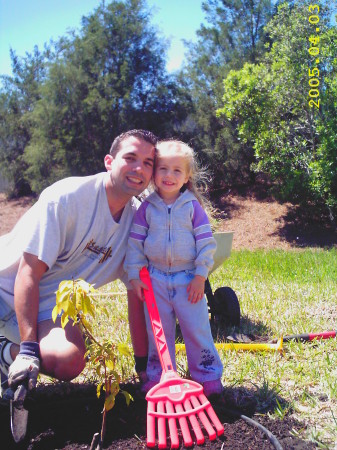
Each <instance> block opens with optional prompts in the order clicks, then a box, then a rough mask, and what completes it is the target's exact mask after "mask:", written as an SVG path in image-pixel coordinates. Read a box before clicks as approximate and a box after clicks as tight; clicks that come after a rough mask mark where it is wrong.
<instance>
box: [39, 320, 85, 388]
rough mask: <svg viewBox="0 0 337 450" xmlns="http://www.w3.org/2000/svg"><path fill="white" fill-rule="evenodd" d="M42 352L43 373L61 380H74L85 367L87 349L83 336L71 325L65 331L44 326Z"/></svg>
mask: <svg viewBox="0 0 337 450" xmlns="http://www.w3.org/2000/svg"><path fill="white" fill-rule="evenodd" d="M42 324H43V322H42V323H41V325H42ZM40 352H41V363H42V364H41V369H42V372H43V373H45V374H47V375H50V376H52V377H54V378H57V379H59V380H62V381H68V380H72V379H73V378H75V377H77V376H78V375H79V374H80V373H81V372H82V370H83V369H84V367H85V352H86V349H85V344H84V341H83V337H82V334H81V332H80V330H79V329H78V327H73V326H72V324H70V323H69V324H68V325H67V326H66V328H65V329H63V328H60V327H55V326H54V327H50V325H48V324H45V325H42V326H41V338H40Z"/></svg>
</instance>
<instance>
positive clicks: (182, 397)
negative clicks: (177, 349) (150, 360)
mask: <svg viewBox="0 0 337 450" xmlns="http://www.w3.org/2000/svg"><path fill="white" fill-rule="evenodd" d="M140 279H141V280H142V281H143V282H144V283H145V284H146V285H147V286H148V288H149V289H148V290H145V289H144V291H143V292H144V296H145V301H146V306H147V309H148V311H149V316H150V320H151V324H152V331H153V334H154V338H155V342H156V346H157V350H158V355H159V359H160V362H161V366H162V368H163V372H162V376H161V379H160V382H159V383H158V384H156V386H154V387H153V388H152V389H150V390H149V392H148V393H147V395H146V400H147V402H148V403H147V445H148V447H154V446H155V445H156V421H157V428H158V447H159V448H166V447H167V442H166V440H167V436H166V423H167V424H168V428H169V432H170V438H171V448H179V437H178V428H177V421H178V423H179V425H180V429H181V432H182V436H183V440H184V443H185V446H186V447H190V446H192V445H193V439H192V436H191V433H190V430H189V424H188V421H187V419H188V420H189V422H190V424H191V426H192V429H193V431H194V434H195V438H196V441H197V443H198V444H203V443H204V441H205V438H204V435H203V432H202V430H201V426H200V423H199V421H200V422H201V425H202V426H203V427H204V429H205V430H206V431H207V433H208V436H209V438H210V440H211V441H212V440H214V439H216V437H217V435H218V436H220V435H222V434H223V432H224V427H223V425H222V424H221V422H220V420H219V419H218V417H217V415H216V414H215V412H214V409H213V408H212V405H211V404H210V402H209V401H208V400H207V398H206V396H205V395H204V391H203V387H202V386H201V385H200V384H199V383H196V382H195V381H191V380H184V379H183V378H181V377H180V376H179V375H178V374H177V372H176V371H175V370H174V369H173V365H172V361H171V358H170V353H169V350H168V348H167V343H166V339H165V335H164V331H163V327H162V323H161V320H160V316H159V312H158V308H157V304H156V300H155V297H154V293H153V289H152V284H151V280H150V275H149V272H148V270H147V269H146V268H145V267H143V268H142V269H141V271H140ZM206 413H207V414H206ZM213 427H214V428H213Z"/></svg>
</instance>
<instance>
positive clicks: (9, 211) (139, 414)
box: [0, 187, 337, 450]
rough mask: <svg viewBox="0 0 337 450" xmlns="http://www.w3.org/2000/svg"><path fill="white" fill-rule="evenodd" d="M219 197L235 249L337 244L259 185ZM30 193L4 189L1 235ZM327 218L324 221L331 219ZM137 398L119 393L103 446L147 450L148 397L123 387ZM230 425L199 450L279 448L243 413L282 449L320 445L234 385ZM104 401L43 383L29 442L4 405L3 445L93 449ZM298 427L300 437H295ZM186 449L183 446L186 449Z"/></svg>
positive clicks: (34, 400)
mask: <svg viewBox="0 0 337 450" xmlns="http://www.w3.org/2000/svg"><path fill="white" fill-rule="evenodd" d="M219 194H220V195H218V196H217V206H218V208H219V210H220V211H221V215H222V220H221V227H220V228H221V229H223V230H233V231H234V232H235V233H234V241H233V249H235V250H238V249H243V248H245V249H250V250H254V249H257V248H267V249H270V248H273V249H274V248H275V249H277V248H280V249H296V248H303V247H323V248H330V247H336V245H337V233H336V230H334V229H333V227H332V226H330V225H329V224H326V225H323V221H322V220H320V218H315V217H312V215H310V214H309V215H306V214H303V211H301V214H299V210H298V207H297V206H296V205H292V204H290V203H283V204H281V203H279V202H277V201H275V199H273V198H272V197H270V196H268V195H267V194H266V193H265V190H264V189H260V188H259V187H257V188H254V189H247V188H242V189H236V190H230V191H227V192H225V193H223V192H220V193H219ZM32 203H33V199H32V198H30V197H26V198H21V199H18V200H10V201H8V200H6V198H5V196H4V195H3V194H0V235H3V234H5V233H7V232H9V231H10V230H11V229H12V227H13V226H14V225H15V223H16V222H17V220H18V219H19V218H20V217H21V216H22V214H23V213H24V212H25V211H26V210H27V209H28V208H29V207H30V206H31V205H32ZM325 223H326V222H325ZM125 390H127V391H128V392H130V393H131V394H132V395H133V397H134V401H133V402H132V403H131V404H130V406H129V407H127V406H126V404H125V400H124V397H123V396H122V395H119V396H118V397H117V401H116V405H115V407H114V408H113V410H112V411H110V412H109V414H108V424H107V434H106V438H105V441H104V446H103V448H105V449H111V450H116V449H120V450H125V449H145V448H146V401H145V400H144V398H143V397H142V396H141V395H140V392H139V386H138V385H137V383H134V382H133V383H130V384H128V385H127V386H125ZM212 404H213V407H214V409H215V411H216V413H217V415H218V416H219V418H220V420H221V421H222V423H223V424H224V427H225V433H224V435H223V436H221V437H219V438H217V440H216V441H212V442H211V441H209V439H206V441H205V444H204V445H202V446H200V445H199V446H198V445H197V444H195V445H194V446H193V447H192V448H193V449H200V450H201V449H219V450H222V449H232V450H241V449H242V450H243V449H249V450H255V449H258V450H269V449H273V448H274V446H273V445H272V444H271V442H270V440H269V439H268V437H267V436H266V434H265V433H263V432H262V431H260V430H259V429H258V428H256V427H255V426H252V425H250V424H248V423H247V422H246V421H244V420H243V419H242V418H241V417H240V416H241V414H244V415H245V416H248V417H251V418H253V419H254V420H255V421H257V422H258V423H260V424H262V425H263V426H264V427H266V428H267V429H268V430H269V431H270V432H271V433H273V435H274V436H275V437H276V438H277V439H278V441H279V443H280V444H281V446H282V448H283V449H289V450H290V449H296V450H304V449H308V450H310V449H314V448H315V445H314V444H311V443H309V442H304V441H302V440H301V439H300V438H298V437H296V436H299V435H300V434H302V433H303V430H305V428H306V424H305V423H299V422H297V421H295V420H294V419H293V418H291V417H285V418H284V419H283V420H274V419H272V418H270V417H269V416H268V414H266V413H267V412H268V411H263V412H262V414H261V411H257V409H256V404H255V403H254V396H253V393H252V394H251V395H250V394H249V392H248V393H247V392H246V391H245V392H243V391H240V389H236V388H233V389H228V390H227V391H226V392H225V394H224V396H223V397H222V398H221V399H213V400H212ZM102 405H103V404H102V399H97V397H96V391H95V386H91V385H86V384H82V385H78V384H72V383H56V384H52V385H48V386H40V387H38V388H37V390H36V391H35V392H34V394H33V396H32V397H31V398H30V399H27V407H28V409H29V411H30V413H29V423H28V432H27V439H26V440H25V442H24V443H22V445H20V446H15V445H14V443H13V441H12V438H11V433H10V422H9V408H8V407H7V406H1V405H0V420H1V445H0V447H1V448H4V449H19V448H22V449H30V450H37V449H41V450H53V449H64V450H70V449H89V448H90V443H91V441H92V437H93V435H94V433H96V432H98V431H99V430H100V426H101V411H102ZM296 432H298V434H296ZM183 448H184V446H183V445H182V446H181V449H183Z"/></svg>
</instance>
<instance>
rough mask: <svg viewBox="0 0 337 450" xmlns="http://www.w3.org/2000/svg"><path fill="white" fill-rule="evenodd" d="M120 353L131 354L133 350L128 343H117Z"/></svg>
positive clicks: (123, 354)
mask: <svg viewBox="0 0 337 450" xmlns="http://www.w3.org/2000/svg"><path fill="white" fill-rule="evenodd" d="M117 350H118V353H119V354H120V355H122V356H131V355H132V352H131V350H130V348H129V346H128V345H127V344H117Z"/></svg>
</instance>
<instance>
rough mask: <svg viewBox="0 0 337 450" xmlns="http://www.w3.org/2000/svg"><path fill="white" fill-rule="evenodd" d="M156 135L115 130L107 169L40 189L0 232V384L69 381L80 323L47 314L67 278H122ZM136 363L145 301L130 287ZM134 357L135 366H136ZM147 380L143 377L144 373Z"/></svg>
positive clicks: (77, 361)
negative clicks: (10, 226)
mask: <svg viewBox="0 0 337 450" xmlns="http://www.w3.org/2000/svg"><path fill="white" fill-rule="evenodd" d="M155 145H156V137H155V136H154V135H153V134H152V133H150V132H148V131H144V130H132V131H128V132H126V133H124V134H122V135H120V136H118V137H117V138H116V139H115V140H114V142H113V143H112V146H111V149H110V154H108V155H106V156H105V159H104V163H105V168H106V172H104V173H99V174H97V175H93V176H89V177H71V178H66V179H64V180H61V181H58V182H57V183H55V184H53V185H52V186H50V187H49V188H47V189H45V190H44V191H43V192H42V194H41V196H40V198H39V200H38V201H37V203H36V204H35V205H34V206H33V207H32V208H31V209H30V210H29V211H27V213H26V214H25V215H24V216H23V217H22V218H21V220H19V222H18V223H17V225H16V226H15V227H14V229H13V230H12V232H11V233H9V234H7V235H5V236H2V237H1V238H0V335H1V336H0V369H1V377H2V380H1V384H2V385H6V383H7V374H8V384H9V385H10V387H11V388H12V389H15V387H16V386H17V385H18V384H19V383H21V382H22V381H24V380H27V381H28V386H29V388H33V387H34V386H35V385H36V380H37V376H38V373H39V371H41V372H42V373H44V374H46V375H50V376H52V377H54V378H57V379H59V380H71V379H73V378H75V377H76V376H77V375H79V374H80V373H81V371H82V370H83V368H84V365H85V361H84V354H85V345H84V341H83V338H82V334H81V332H80V330H79V328H78V327H76V326H75V327H74V326H73V325H72V324H71V323H68V324H67V325H66V327H65V328H64V329H62V327H61V325H60V320H59V319H57V321H56V323H54V322H53V321H52V319H51V311H52V309H53V307H54V306H55V292H56V290H57V289H58V285H59V283H60V282H61V281H62V280H65V279H72V278H74V279H76V278H84V279H85V280H86V281H88V282H89V283H92V284H95V287H96V288H97V287H99V286H102V285H104V284H106V283H108V282H111V281H113V280H115V279H117V278H120V279H122V280H123V281H126V280H127V277H126V275H125V274H124V272H123V260H124V256H125V250H126V245H127V240H128V235H129V229H130V226H131V222H132V219H133V215H134V212H135V210H136V209H137V206H138V203H139V202H138V201H137V200H136V199H135V198H134V196H136V195H138V194H140V193H141V192H142V191H143V190H144V189H145V188H146V187H147V186H148V184H149V182H150V179H151V177H152V171H153V163H154V155H155ZM128 304H129V323H130V333H131V339H132V343H133V348H134V354H135V359H136V370H137V371H138V372H141V375H142V376H144V374H143V371H144V370H145V367H146V361H147V358H146V355H147V335H146V328H145V321H144V312H143V305H142V304H141V302H139V301H138V299H137V298H136V296H135V294H134V293H133V292H132V291H131V290H128ZM137 364H138V367H137ZM143 381H145V380H143Z"/></svg>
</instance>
